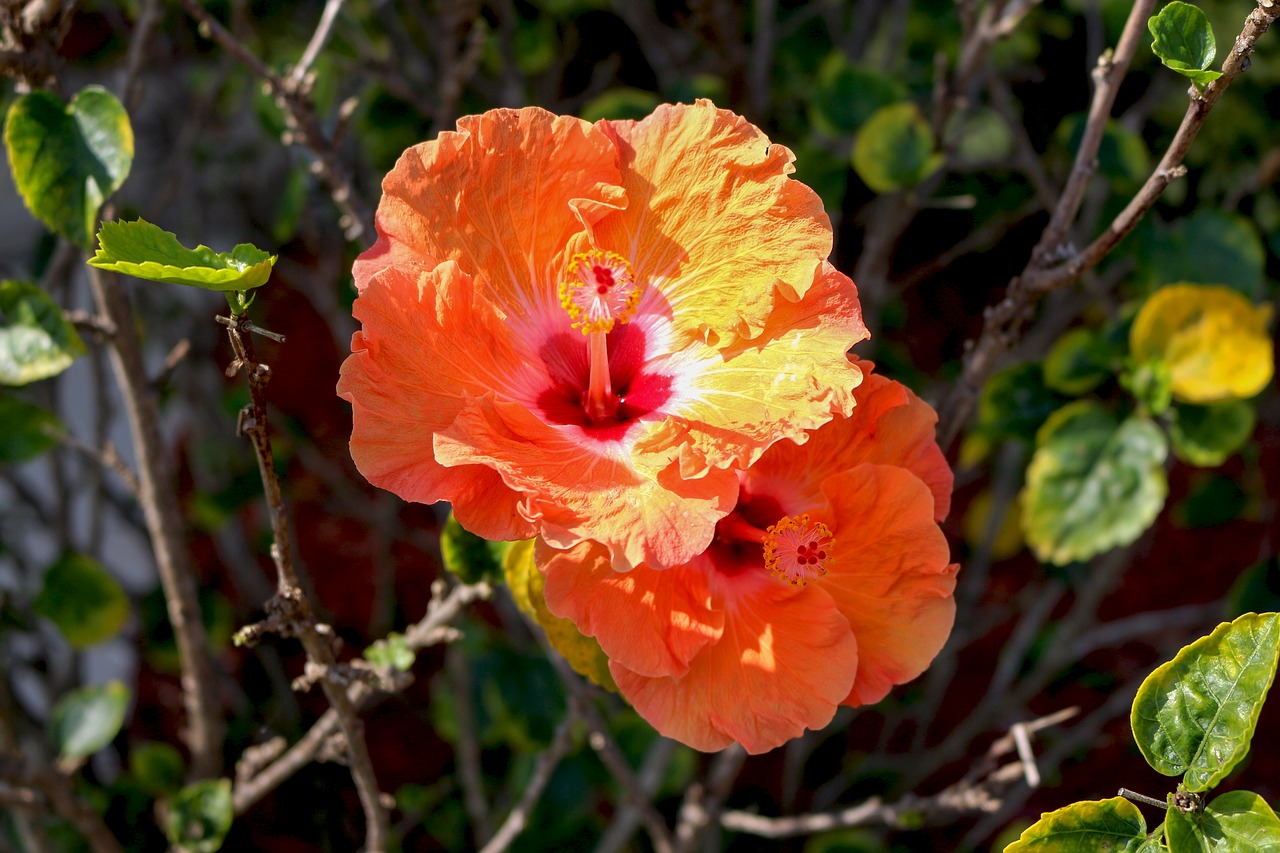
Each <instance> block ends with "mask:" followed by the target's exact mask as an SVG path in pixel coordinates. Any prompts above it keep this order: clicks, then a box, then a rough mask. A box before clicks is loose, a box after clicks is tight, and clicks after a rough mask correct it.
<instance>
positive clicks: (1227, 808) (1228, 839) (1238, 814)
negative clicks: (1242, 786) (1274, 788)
mask: <svg viewBox="0 0 1280 853" xmlns="http://www.w3.org/2000/svg"><path fill="white" fill-rule="evenodd" d="M1169 800H1170V804H1172V802H1173V795H1172V794H1170V795H1169ZM1165 838H1166V840H1167V841H1168V845H1169V846H1168V850H1169V853H1276V851H1280V819H1277V818H1276V813H1275V812H1274V811H1272V810H1271V806H1269V805H1267V803H1266V801H1265V800H1263V799H1262V797H1259V796H1258V795H1257V794H1255V793H1253V792H1252V791H1228V792H1227V793H1225V794H1223V795H1222V796H1220V797H1217V798H1216V799H1214V800H1213V801H1212V802H1210V803H1209V804H1208V805H1207V806H1205V807H1204V810H1203V811H1200V812H1183V811H1179V810H1178V809H1176V808H1170V809H1169V812H1168V817H1167V818H1166V819H1165Z"/></svg>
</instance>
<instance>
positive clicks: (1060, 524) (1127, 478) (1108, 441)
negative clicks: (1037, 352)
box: [1022, 400, 1168, 565]
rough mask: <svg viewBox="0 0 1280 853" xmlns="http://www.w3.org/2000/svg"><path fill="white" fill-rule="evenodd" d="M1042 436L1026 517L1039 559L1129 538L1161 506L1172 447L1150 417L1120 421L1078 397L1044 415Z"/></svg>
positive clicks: (1086, 552) (1071, 556)
mask: <svg viewBox="0 0 1280 853" xmlns="http://www.w3.org/2000/svg"><path fill="white" fill-rule="evenodd" d="M1037 444H1038V447H1037V448H1036V451H1035V454H1034V455H1033V456H1032V457H1031V465H1030V466H1029V467H1028V468H1027V485H1026V490H1025V492H1024V493H1023V497H1022V500H1023V504H1022V505H1023V516H1022V523H1023V528H1024V529H1025V531H1026V534H1027V543H1028V544H1029V545H1030V546H1031V547H1032V550H1034V551H1035V553H1036V556H1038V557H1039V558H1040V559H1041V560H1046V561H1048V562H1051V563H1056V564H1058V565H1062V564H1065V563H1069V562H1071V561H1073V560H1086V559H1088V558H1089V557H1092V556H1093V555H1095V554H1099V553H1101V552H1103V551H1106V550H1108V549H1109V548H1114V547H1116V546H1118V545H1127V544H1128V543H1130V542H1132V541H1134V540H1135V539H1137V538H1138V537H1139V536H1140V535H1142V532H1143V531H1144V530H1146V529H1147V528H1148V527H1149V526H1150V525H1151V522H1152V521H1154V520H1155V517H1156V515H1157V514H1159V512H1160V508H1161V507H1162V506H1164V499H1165V495H1166V493H1167V492H1168V485H1167V483H1166V481H1165V475H1164V468H1163V467H1162V463H1163V462H1164V458H1165V454H1166V452H1167V448H1166V445H1165V440H1164V434H1163V433H1161V432H1160V429H1159V427H1157V426H1156V425H1155V424H1154V423H1152V422H1151V421H1150V420H1148V419H1147V418H1144V417H1140V416H1136V415H1135V416H1133V417H1130V418H1128V419H1127V420H1124V421H1119V420H1118V419H1117V418H1116V417H1115V415H1113V414H1112V413H1111V412H1109V411H1108V410H1107V409H1105V408H1103V407H1102V406H1101V405H1099V404H1098V403H1095V402H1093V401H1091V400H1080V401H1078V402H1076V403H1072V404H1071V405H1068V406H1065V407H1063V408H1062V409H1060V410H1059V411H1057V412H1055V413H1054V415H1053V417H1051V418H1049V420H1048V421H1046V422H1045V425H1044V426H1043V427H1041V428H1040V434H1039V436H1038V437H1037Z"/></svg>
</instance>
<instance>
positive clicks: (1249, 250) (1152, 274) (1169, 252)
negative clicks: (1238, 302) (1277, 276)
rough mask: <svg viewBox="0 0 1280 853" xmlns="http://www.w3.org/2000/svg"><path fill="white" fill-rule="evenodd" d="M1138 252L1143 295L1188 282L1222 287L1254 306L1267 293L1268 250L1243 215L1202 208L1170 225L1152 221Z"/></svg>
mask: <svg viewBox="0 0 1280 853" xmlns="http://www.w3.org/2000/svg"><path fill="white" fill-rule="evenodd" d="M1135 248H1136V250H1137V255H1138V268H1137V270H1136V271H1135V275H1134V278H1135V281H1136V283H1137V284H1138V286H1139V288H1140V290H1141V292H1143V293H1149V292H1150V291H1153V290H1155V289H1156V288H1158V287H1162V286H1164V285H1166V284H1170V283H1172V282H1176V281H1186V282H1193V283H1196V284H1223V285H1226V286H1228V287H1231V288H1234V289H1235V290H1238V291H1240V292H1241V293H1242V294H1244V295H1245V296H1247V297H1249V299H1250V300H1252V301H1255V302H1256V301H1258V300H1261V299H1263V298H1264V297H1265V295H1266V264H1267V250H1266V247H1265V246H1264V245H1263V242H1262V236H1261V235H1260V234H1259V233H1258V227H1257V226H1256V225H1255V224H1254V223H1253V222H1252V221H1250V220H1249V219H1247V218H1245V217H1243V216H1240V215H1239V214H1235V213H1224V212H1222V211H1220V210H1198V211H1196V212H1195V213H1192V214H1191V215H1189V216H1186V217H1183V218H1181V219H1178V220H1176V221H1174V222H1172V223H1170V224H1169V225H1160V224H1159V223H1153V224H1152V227H1150V228H1148V229H1145V230H1144V231H1142V232H1141V234H1140V239H1139V241H1138V242H1137V243H1136V244H1135Z"/></svg>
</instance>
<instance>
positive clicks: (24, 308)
mask: <svg viewBox="0 0 1280 853" xmlns="http://www.w3.org/2000/svg"><path fill="white" fill-rule="evenodd" d="M0 317H2V318H3V325H0V383H3V384H5V385H26V384H27V383H28V382H35V381H36V380H37V379H47V378H49V377H50V376H57V375H58V374H59V373H61V372H62V371H64V370H66V369H67V368H68V367H70V366H71V362H73V361H75V360H76V359H77V358H79V357H80V356H82V355H84V354H85V346H84V341H82V340H80V336H79V335H78V334H76V330H75V327H74V326H72V325H71V324H70V323H68V322H67V318H66V317H64V316H63V314H62V308H61V307H60V306H59V305H58V303H56V302H54V301H53V300H52V299H51V298H49V294H47V293H45V292H44V291H43V290H41V289H40V288H39V287H37V286H36V285H34V284H31V283H29V282H25V281H0Z"/></svg>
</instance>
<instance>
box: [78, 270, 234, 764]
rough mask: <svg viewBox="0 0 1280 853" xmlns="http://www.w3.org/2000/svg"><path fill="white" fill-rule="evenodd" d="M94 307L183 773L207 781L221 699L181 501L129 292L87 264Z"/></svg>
mask: <svg viewBox="0 0 1280 853" xmlns="http://www.w3.org/2000/svg"><path fill="white" fill-rule="evenodd" d="M89 281H90V284H91V285H92V288H93V294H94V299H95V300H96V301H97V303H98V312H99V313H100V314H101V315H102V316H103V317H104V318H105V319H106V320H107V322H109V323H110V324H111V325H112V326H114V327H115V329H116V334H115V335H113V336H112V337H111V338H110V341H109V345H110V348H111V364H112V367H113V368H114V369H115V374H116V381H117V382H118V383H119V385H120V391H121V394H122V395H123V397H124V402H125V412H126V414H127V415H128V418H129V426H130V428H131V430H132V432H133V445H134V455H135V456H136V457H137V459H138V464H139V470H138V495H139V503H141V505H142V514H143V517H144V519H145V521H146V525H147V533H148V535H149V536H150V537H151V547H152V549H153V551H154V553H155V558H156V568H157V570H158V571H159V574H160V585H161V587H163V589H164V598H165V606H166V607H167V608H168V614H169V622H170V623H171V624H172V626H173V634H174V637H175V639H176V641H177V646H178V657H179V659H180V660H181V662H182V696H183V704H184V707H185V708H186V712H187V729H186V732H185V740H186V742H187V746H188V747H189V748H190V750H191V775H192V777H193V778H195V779H207V778H211V777H213V776H217V775H219V774H220V773H221V772H222V738H223V734H224V732H225V727H224V725H223V721H222V705H221V703H220V702H219V701H218V698H217V692H216V691H215V689H214V686H215V685H214V673H213V662H212V660H211V658H210V653H209V644H208V642H207V638H206V636H205V631H204V623H203V622H202V621H201V619H200V608H199V604H198V601H197V597H196V578H195V572H194V571H193V570H192V568H191V564H190V557H189V555H188V554H187V551H186V546H185V544H184V537H183V524H182V515H181V512H182V510H181V503H180V502H179V501H178V495H177V491H176V487H175V484H174V480H173V476H172V473H171V472H170V470H169V465H168V461H167V460H168V454H167V452H166V449H165V446H164V442H163V440H162V439H161V437H160V411H159V406H158V404H157V402H156V398H155V394H154V392H153V391H152V388H151V385H150V383H149V382H148V381H147V374H146V369H145V367H144V366H143V363H142V352H141V349H140V347H139V344H138V337H137V332H136V331H135V327H134V325H133V312H132V309H131V308H130V307H129V298H128V296H127V295H126V294H125V291H124V288H123V287H122V286H121V284H120V282H119V280H118V279H117V278H116V277H115V276H114V275H112V274H109V273H105V272H102V271H101V270H98V269H96V268H93V267H90V268H89Z"/></svg>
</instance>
